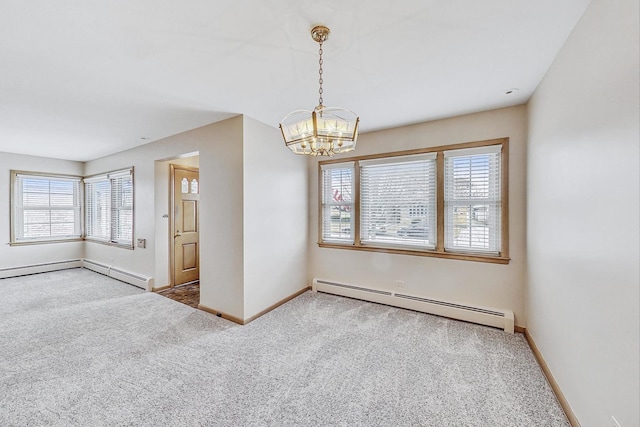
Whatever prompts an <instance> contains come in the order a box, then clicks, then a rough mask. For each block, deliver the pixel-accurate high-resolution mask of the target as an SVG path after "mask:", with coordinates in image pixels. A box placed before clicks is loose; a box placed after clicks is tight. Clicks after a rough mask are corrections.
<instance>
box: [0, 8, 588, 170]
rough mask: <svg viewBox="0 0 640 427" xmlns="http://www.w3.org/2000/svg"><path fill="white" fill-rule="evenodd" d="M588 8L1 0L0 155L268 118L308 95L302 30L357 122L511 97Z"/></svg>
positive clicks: (132, 141) (332, 95)
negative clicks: (242, 117)
mask: <svg viewBox="0 0 640 427" xmlns="http://www.w3.org/2000/svg"><path fill="white" fill-rule="evenodd" d="M589 2H590V0H562V1H558V0H536V1H532V0H483V1H478V0H396V1H379V0H368V1H356V0H322V1H320V0H315V1H310V0H272V1H264V0H239V1H231V0H227V1H220V0H217V1H216V0H190V1H185V0H182V1H179V0H163V1H158V0H62V1H49V0H33V1H21V0H0V152H2V151H4V152H12V153H21V154H31V155H39V156H46V157H53V158H64V159H69V160H80V161H87V160H91V159H95V158H98V157H102V156H105V155H108V154H111V153H114V152H118V151H122V150H124V149H127V148H131V147H134V146H137V145H141V144H145V143H148V142H150V141H153V140H156V139H160V138H163V137H166V136H169V135H173V134H176V133H179V132H182V131H186V130H189V129H193V128H196V127H199V126H203V125H206V124H208V123H212V122H215V121H218V120H222V119H225V118H227V117H231V116H233V115H236V114H240V113H243V114H246V115H248V116H251V117H253V118H255V119H257V120H259V121H262V122H264V123H267V124H269V125H272V126H274V127H277V125H278V122H279V121H280V120H281V119H282V118H283V117H284V116H285V115H286V114H288V113H289V112H290V111H292V110H296V109H313V107H314V106H315V105H317V103H318V93H317V92H318V82H317V81H318V69H317V67H318V45H317V43H315V42H314V41H313V40H312V39H311V36H310V35H309V31H310V29H311V27H313V25H315V24H324V25H327V26H328V27H330V28H331V36H330V38H329V40H328V41H327V42H326V43H325V46H324V70H325V73H324V89H325V91H324V104H325V105H327V106H340V107H344V108H348V109H351V110H353V111H355V112H356V113H357V114H358V115H359V116H360V120H361V130H362V132H368V131H372V130H377V129H382V128H388V127H393V126H398V125H403V124H408V123H415V122H421V121H426V120H433V119H437V118H443V117H449V116H455V115H459V114H464V113H470V112H475V111H482V110H488V109H493V108H499V107H505V106H510V105H517V104H522V103H524V102H526V101H527V100H528V99H529V97H530V96H531V94H532V93H533V91H534V89H535V88H536V86H537V85H538V83H539V82H540V80H541V78H542V77H543V75H544V73H545V72H546V71H547V69H548V67H549V66H550V64H551V62H552V61H553V59H554V58H555V56H556V54H557V53H558V51H559V50H560V48H561V47H562V45H563V44H564V42H565V40H566V39H567V37H568V35H569V33H570V32H571V30H572V29H573V27H574V26H575V24H576V23H577V21H578V19H579V18H580V16H581V15H582V13H583V12H584V10H585V8H586V7H587V5H588V3H589ZM514 87H516V88H519V89H520V90H519V92H517V94H513V95H505V91H506V90H508V89H510V88H514ZM143 138H148V139H143Z"/></svg>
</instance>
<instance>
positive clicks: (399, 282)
mask: <svg viewBox="0 0 640 427" xmlns="http://www.w3.org/2000/svg"><path fill="white" fill-rule="evenodd" d="M396 288H404V280H396Z"/></svg>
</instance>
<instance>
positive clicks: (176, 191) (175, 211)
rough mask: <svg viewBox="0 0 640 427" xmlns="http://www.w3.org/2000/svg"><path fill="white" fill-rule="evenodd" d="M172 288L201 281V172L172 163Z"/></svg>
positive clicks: (170, 247)
mask: <svg viewBox="0 0 640 427" xmlns="http://www.w3.org/2000/svg"><path fill="white" fill-rule="evenodd" d="M170 167H171V212H172V215H171V222H170V224H171V225H170V234H169V236H170V238H169V240H170V242H169V249H170V267H171V271H170V276H171V277H170V287H172V288H174V287H177V286H186V285H196V284H198V283H199V281H200V235H199V231H200V230H199V229H200V212H199V211H200V206H199V202H200V173H199V169H198V168H194V167H187V166H181V165H175V164H171V165H170Z"/></svg>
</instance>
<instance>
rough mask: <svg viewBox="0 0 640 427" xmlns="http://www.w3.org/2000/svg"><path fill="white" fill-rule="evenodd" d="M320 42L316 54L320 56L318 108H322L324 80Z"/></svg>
mask: <svg viewBox="0 0 640 427" xmlns="http://www.w3.org/2000/svg"><path fill="white" fill-rule="evenodd" d="M322 42H323V40H322V39H320V50H319V51H318V53H319V54H320V60H319V61H318V64H320V69H319V70H318V75H319V76H318V83H320V89H319V90H318V93H319V94H320V99H318V102H319V103H320V104H319V106H320V107H322V101H323V99H322V92H323V91H322V83H323V82H324V80H323V79H322V73H323V70H322Z"/></svg>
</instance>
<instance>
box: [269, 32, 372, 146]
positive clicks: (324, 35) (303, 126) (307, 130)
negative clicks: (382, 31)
mask: <svg viewBox="0 0 640 427" xmlns="http://www.w3.org/2000/svg"><path fill="white" fill-rule="evenodd" d="M329 32H330V31H329V28H327V27H325V26H324V25H318V26H315V27H313V29H311V38H313V40H315V41H316V42H318V43H319V44H320V50H319V54H320V60H319V61H318V63H319V64H320V70H319V71H318V74H319V79H318V83H320V89H319V90H318V93H319V94H320V99H319V104H318V106H317V107H316V108H314V109H313V111H309V110H297V111H294V112H292V113H290V114H289V115H287V116H286V117H285V118H284V119H282V121H281V122H280V130H281V131H282V137H283V138H284V143H285V145H286V146H287V147H289V149H290V150H291V151H293V152H294V153H296V154H306V155H310V156H332V155H334V154H338V153H346V152H348V151H352V150H354V149H355V148H356V140H357V139H358V123H359V122H360V118H359V117H358V116H357V115H356V114H355V113H354V112H353V111H350V110H345V109H344V108H339V107H325V106H324V105H323V104H322V101H323V99H322V93H323V91H322V83H323V79H322V73H323V70H322V53H323V52H322V44H323V43H324V42H325V41H327V39H328V38H329Z"/></svg>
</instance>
